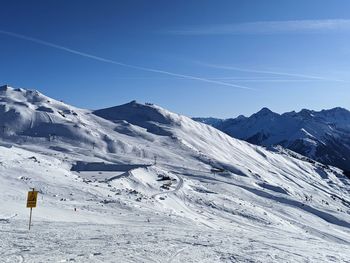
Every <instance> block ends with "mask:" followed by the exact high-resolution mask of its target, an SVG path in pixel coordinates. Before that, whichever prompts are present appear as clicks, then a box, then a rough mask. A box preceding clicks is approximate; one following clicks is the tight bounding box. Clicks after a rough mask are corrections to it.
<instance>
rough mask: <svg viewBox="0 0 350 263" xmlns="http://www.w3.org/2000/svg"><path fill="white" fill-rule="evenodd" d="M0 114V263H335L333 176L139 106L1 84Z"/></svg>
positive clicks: (349, 204)
mask: <svg viewBox="0 0 350 263" xmlns="http://www.w3.org/2000/svg"><path fill="white" fill-rule="evenodd" d="M0 109H1V111H0V120H1V124H2V127H1V131H0V132H1V146H0V178H1V184H0V192H1V193H2V195H1V202H0V261H1V262H66V261H75V262H349V258H350V257H349V250H348V248H349V244H350V200H349V192H350V191H349V190H350V185H349V181H348V179H347V178H346V177H345V176H344V175H343V173H342V171H341V170H339V169H337V168H333V167H326V166H324V165H322V164H319V163H316V162H310V160H304V159H305V158H304V157H302V156H300V155H298V154H295V153H293V152H290V151H287V150H284V149H282V148H280V149H278V150H275V151H274V152H272V151H268V150H266V149H264V148H262V147H259V146H255V145H251V144H249V143H247V142H244V141H240V140H237V139H233V138H231V137H230V136H228V135H226V134H224V133H222V132H220V131H218V130H217V129H215V128H213V127H211V126H208V125H206V124H202V123H198V122H195V121H193V120H191V119H190V118H187V117H185V116H181V115H178V114H175V113H171V112H169V111H167V110H165V109H163V108H161V107H158V106H155V105H150V104H146V105H143V104H139V103H136V102H131V103H128V104H125V105H121V106H117V107H113V108H108V109H103V110H98V111H89V110H83V109H78V108H75V107H72V106H69V105H66V104H64V103H62V102H58V101H56V100H54V99H51V98H48V97H46V96H44V95H42V94H40V93H39V92H37V91H28V90H22V89H13V88H11V87H4V88H2V89H1V91H0ZM31 187H35V188H36V189H38V190H39V201H38V207H37V208H35V209H34V211H33V227H32V229H31V231H30V232H29V231H28V230H27V223H28V222H27V219H28V214H29V211H28V209H27V208H25V199H26V192H27V191H28V190H29V189H30V188H31ZM75 209H76V211H75Z"/></svg>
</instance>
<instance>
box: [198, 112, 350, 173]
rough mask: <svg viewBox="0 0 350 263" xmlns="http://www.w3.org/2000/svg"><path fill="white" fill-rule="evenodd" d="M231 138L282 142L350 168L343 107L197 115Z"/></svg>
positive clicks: (349, 123)
mask: <svg viewBox="0 0 350 263" xmlns="http://www.w3.org/2000/svg"><path fill="white" fill-rule="evenodd" d="M194 119H195V120H197V121H200V122H204V123H208V124H209V125H212V126H213V127H216V128H217V129H219V130H221V131H223V132H225V133H227V134H229V135H230V136H232V137H235V138H239V139H243V140H246V141H248V142H250V143H254V144H257V145H263V146H271V145H282V146H283V147H285V148H288V149H291V150H293V151H295V152H298V153H300V154H302V155H305V156H307V157H310V158H312V159H315V160H317V161H319V162H322V163H324V164H329V165H333V166H337V167H339V168H341V169H344V170H348V171H350V112H349V111H348V110H346V109H342V108H334V109H330V110H322V111H319V112H317V111H311V110H305V109H304V110H302V111H300V112H294V111H293V112H288V113H284V114H281V115H280V114H277V113H274V112H272V111H271V110H269V109H267V108H263V109H262V110H261V111H259V112H257V113H255V114H253V115H252V116H250V117H244V116H239V117H237V118H235V119H227V120H220V119H215V118H194Z"/></svg>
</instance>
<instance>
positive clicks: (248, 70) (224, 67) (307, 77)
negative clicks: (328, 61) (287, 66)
mask: <svg viewBox="0 0 350 263" xmlns="http://www.w3.org/2000/svg"><path fill="white" fill-rule="evenodd" d="M199 64H200V65H203V66H207V67H211V68H219V69H227V70H234V71H241V72H250V73H258V74H259V73H260V74H271V75H279V76H287V77H297V78H305V79H314V80H328V81H340V82H342V81H343V80H338V79H330V78H324V77H319V76H312V75H305V74H296V73H287V72H279V71H268V70H253V69H245V68H239V67H231V66H221V65H214V64H208V63H201V62H199Z"/></svg>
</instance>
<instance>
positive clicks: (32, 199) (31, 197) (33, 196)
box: [27, 188, 38, 230]
mask: <svg viewBox="0 0 350 263" xmlns="http://www.w3.org/2000/svg"><path fill="white" fill-rule="evenodd" d="M37 199H38V191H35V189H34V188H32V191H29V192H28V197H27V208H30V215H29V230H30V226H31V224H32V210H33V207H36V201H37Z"/></svg>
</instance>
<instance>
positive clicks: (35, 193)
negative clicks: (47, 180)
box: [27, 191, 38, 208]
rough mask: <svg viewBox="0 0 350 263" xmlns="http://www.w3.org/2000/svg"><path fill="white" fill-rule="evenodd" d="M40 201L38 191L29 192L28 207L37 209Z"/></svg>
mask: <svg viewBox="0 0 350 263" xmlns="http://www.w3.org/2000/svg"><path fill="white" fill-rule="evenodd" d="M37 199H38V191H29V192H28V197H27V207H28V208H32V207H36V200H37Z"/></svg>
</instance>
